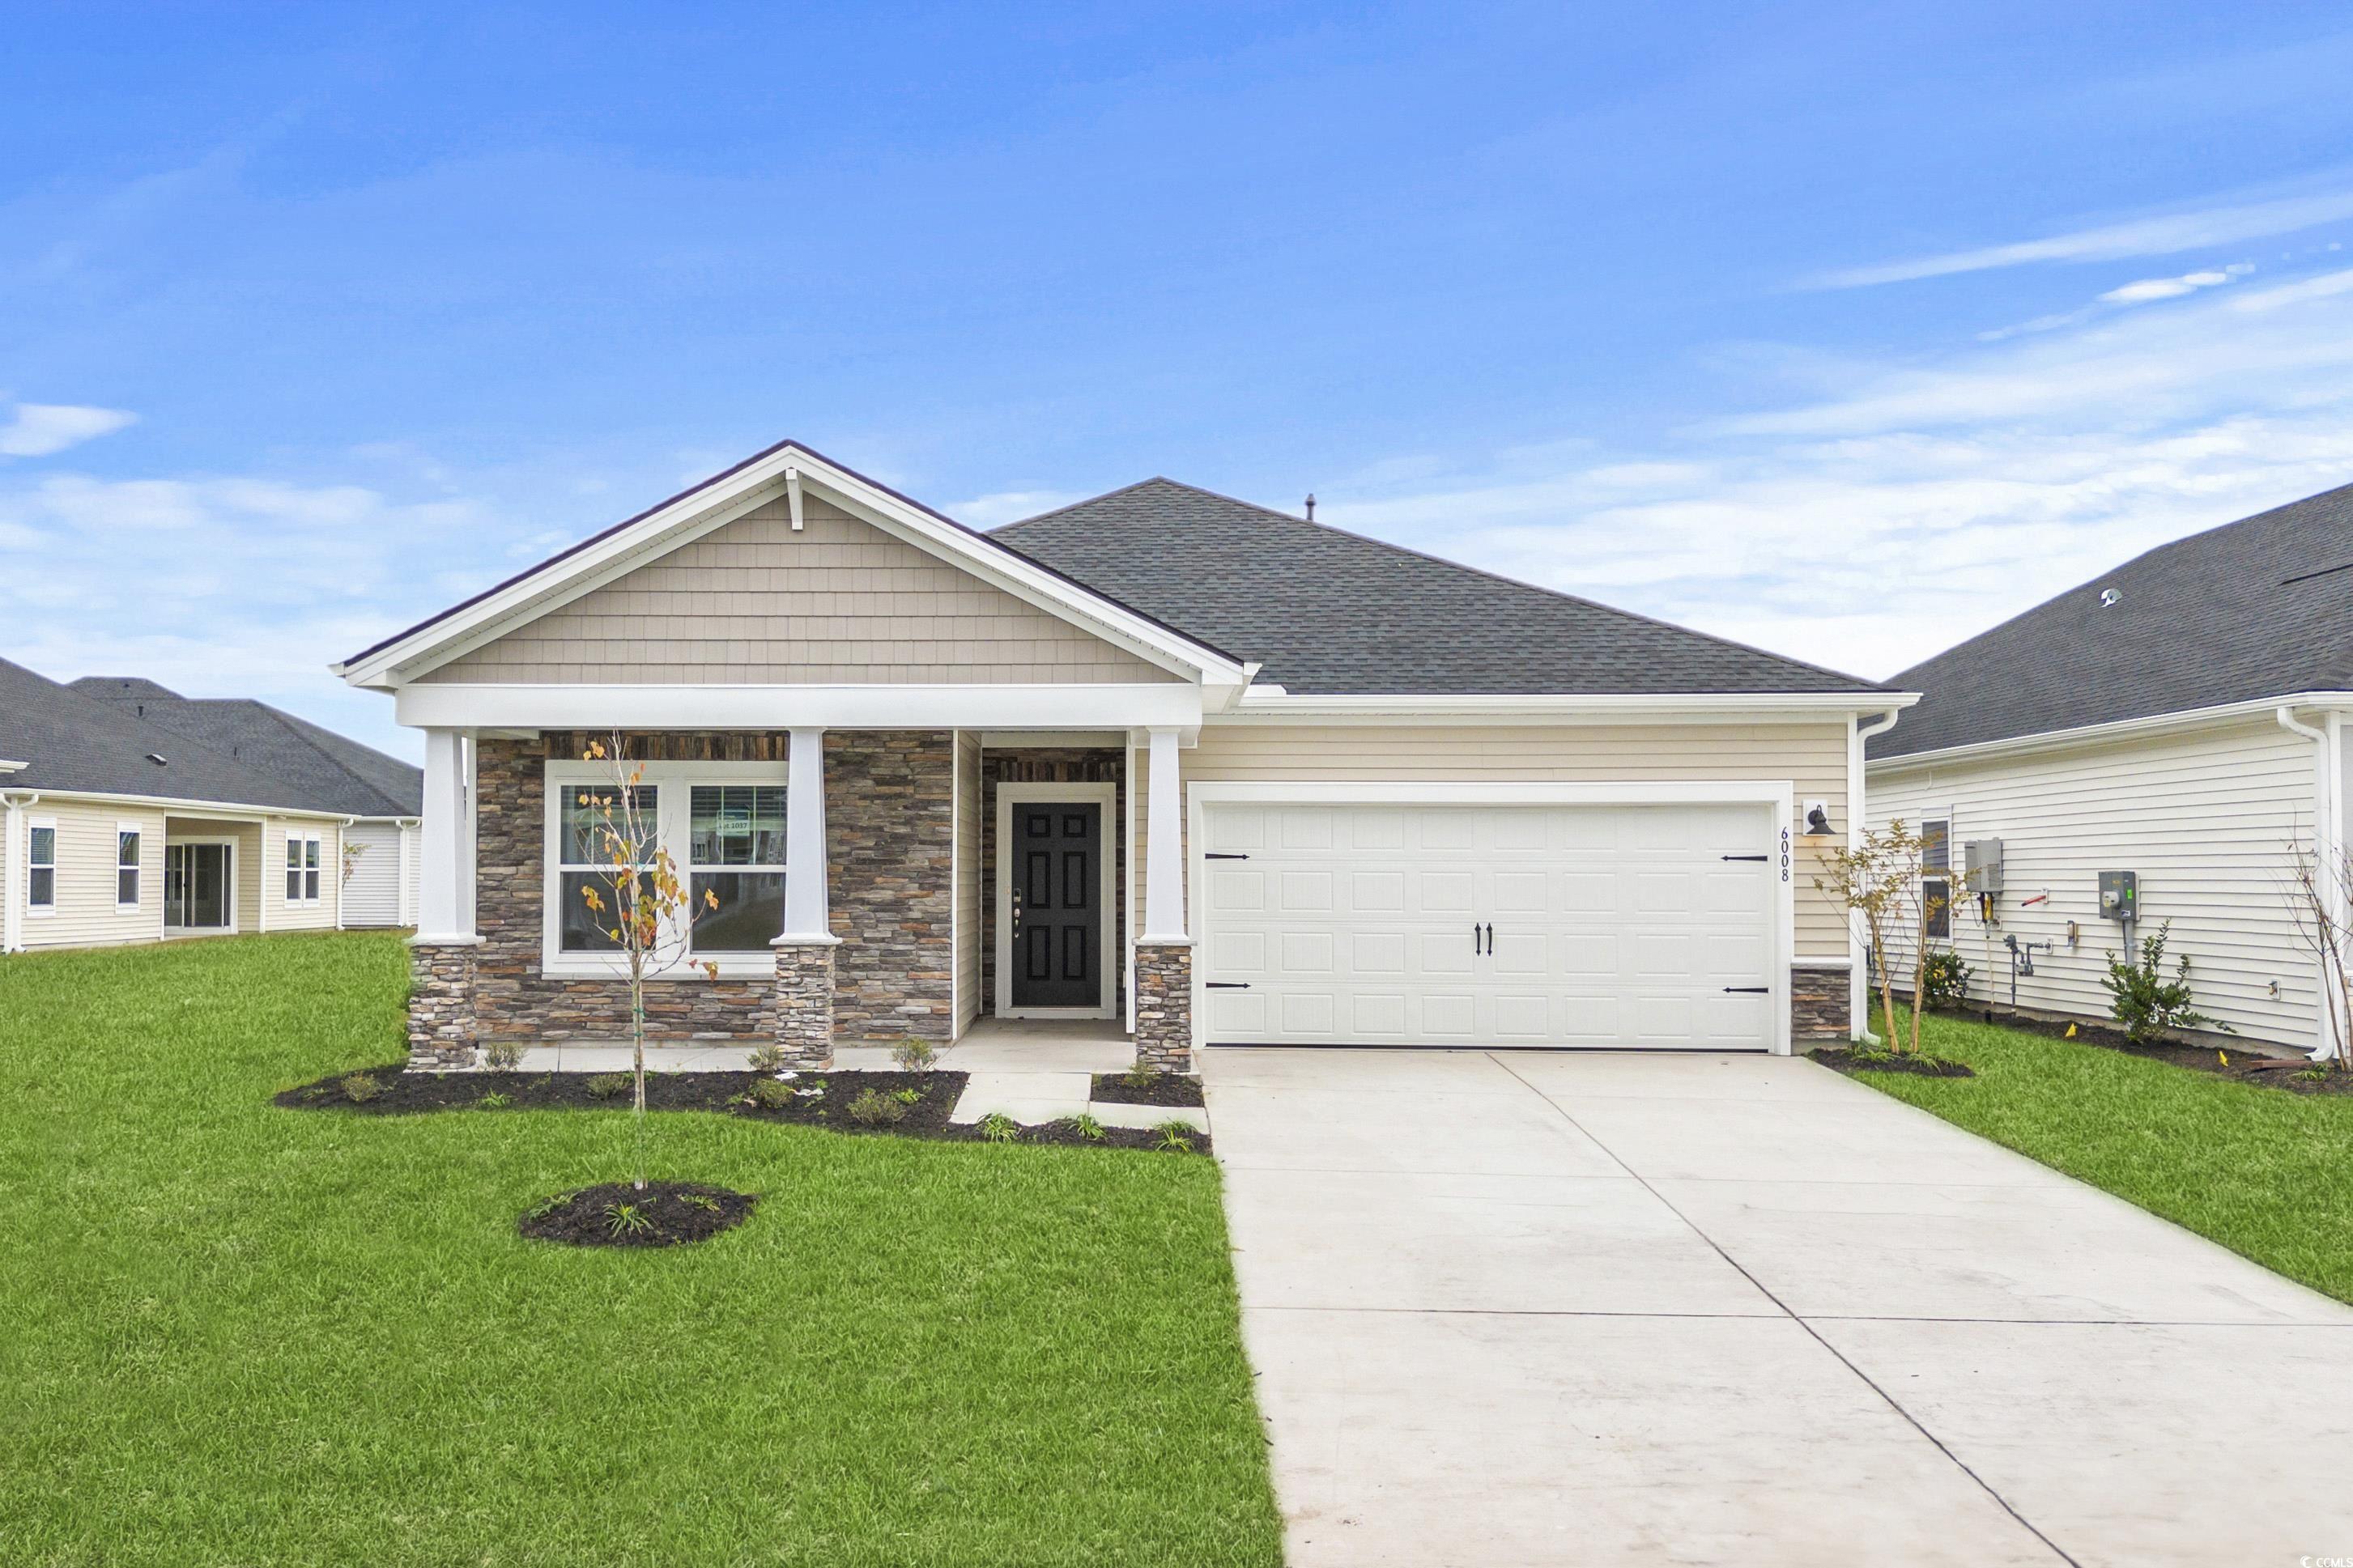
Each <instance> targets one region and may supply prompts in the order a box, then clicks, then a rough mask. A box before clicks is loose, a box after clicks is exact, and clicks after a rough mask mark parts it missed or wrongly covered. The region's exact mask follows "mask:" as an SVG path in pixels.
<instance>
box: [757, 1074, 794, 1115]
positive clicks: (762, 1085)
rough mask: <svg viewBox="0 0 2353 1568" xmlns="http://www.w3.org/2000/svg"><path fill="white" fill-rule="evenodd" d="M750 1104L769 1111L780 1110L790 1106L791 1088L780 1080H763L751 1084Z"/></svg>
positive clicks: (791, 1099)
mask: <svg viewBox="0 0 2353 1568" xmlns="http://www.w3.org/2000/svg"><path fill="white" fill-rule="evenodd" d="M751 1099H752V1102H753V1103H754V1105H759V1106H763V1107H765V1108H766V1109H767V1110H783V1109H785V1107H786V1106H788V1105H790V1104H792V1102H793V1100H794V1093H793V1086H792V1085H791V1084H788V1083H786V1082H785V1081H784V1080H783V1079H774V1078H764V1079H760V1080H759V1081H758V1082H756V1083H754V1084H753V1086H752V1094H751Z"/></svg>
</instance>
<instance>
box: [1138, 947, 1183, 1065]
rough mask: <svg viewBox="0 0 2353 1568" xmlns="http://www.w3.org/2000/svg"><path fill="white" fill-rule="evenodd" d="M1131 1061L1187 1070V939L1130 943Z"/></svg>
mask: <svg viewBox="0 0 2353 1568" xmlns="http://www.w3.org/2000/svg"><path fill="white" fill-rule="evenodd" d="M1135 1065H1136V1066H1138V1067H1148V1068H1152V1069H1153V1070H1154V1071H1155V1072H1191V1071H1192V1070H1193V944H1192V943H1191V942H1149V941H1140V942H1137V943H1136V944H1135Z"/></svg>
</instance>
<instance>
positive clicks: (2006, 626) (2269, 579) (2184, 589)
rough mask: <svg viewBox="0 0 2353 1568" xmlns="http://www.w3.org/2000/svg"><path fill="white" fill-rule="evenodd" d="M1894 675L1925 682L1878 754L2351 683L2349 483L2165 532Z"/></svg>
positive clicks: (1876, 744)
mask: <svg viewBox="0 0 2353 1568" xmlns="http://www.w3.org/2000/svg"><path fill="white" fill-rule="evenodd" d="M2104 590H2105V591H2113V592H2114V594H2115V595H2116V603H2115V604H2113V605H2102V604H2101V602H2100V596H2101V594H2102V592H2103V591H2104ZM1893 684H1894V685H1897V686H1901V687H1905V688H1907V689H1911V690H1915V691H1920V692H1924V693H1926V695H1925V696H1924V697H1922V699H1921V700H1920V702H1919V704H1918V706H1916V707H1915V708H1913V709H1911V710H1908V711H1907V712H1906V713H1905V715H1904V719H1903V721H1902V722H1901V723H1899V724H1897V725H1896V726H1895V728H1894V729H1893V730H1891V731H1888V732H1887V733H1885V734H1883V735H1880V736H1877V737H1875V738H1874V739H1873V741H1872V742H1871V755H1872V756H1873V758H1884V757H1901V756H1910V755H1912V754H1913V753H1915V752H1931V751H1942V750H1944V749H1945V748H1947V747H1950V746H1968V745H1977V744H1980V743H1982V742H1988V741H2003V740H2009V739H2010V738H2012V737H2014V736H2019V735H2037V734H2042V733H2045V732H2047V731H2053V730H2073V729H2079V728H2081V727H2083V726H2084V725H2087V724H2106V723H2114V722H2116V721H2119V720H2124V719H2141V718H2147V717H2149V716H2152V715H2155V714H2159V713H2179V712H2183V711H2186V710H2190V709H2195V708H2212V707H2216V706H2219V705H2221V704H2222V703H2226V702H2243V701H2247V700H2253V699H2255V698H2263V697H2285V696H2290V695H2293V694H2295V693H2296V692H2301V691H2343V690H2348V689H2353V485H2348V486H2345V487H2343V488H2341V489H2333V490H2325V491H2323V492H2322V493H2320V494H2319V495H2316V496H2311V497H2308V498H2306V500H2300V501H2295V502H2292V503H2290V504H2289V505H2286V506H2283V507H2278V508H2275V509H2274V510H2270V511H2265V512H2258V513H2256V514H2255V515H2254V516H2253V517H2249V518H2242V519H2241V520H2240V521H2237V522H2232V523H2226V524H2224V525H2223V526H2221V527H2220V528H2214V529H2209V530H2208V531H2206V532H2204V533H2197V534H2192V535H2190V536H2189V538H2187V539H2181V540H2177V541H2175V542H2173V543H2171V544H2166V545H2160V546H2158V548H2157V549H2155V550H2152V551H2150V552H2147V554H2145V555H2141V556H2137V557H2136V558H2135V559H2133V560H2131V561H2127V562H2126V563H2124V564H2123V565H2121V566H2119V567H2117V568H2116V570H2115V571H2113V572H2104V573H2102V574H2100V575H2099V576H2097V577H2094V578H2093V579H2091V580H2090V581H2089V582H2086V583H2084V584H2080V585H2078V586H2076V587H2073V588H2070V589H2068V590H2067V591H2066V592H2065V593H2063V594H2062V595H2059V596H2058V597H2056V598H2054V599H2052V600H2050V601H2048V602H2047V603H2044V604H2042V605H2037V606H2035V607H2034V608H2033V609H2031V610H2029V611H2027V612H2026V613H2025V614H2024V615H2022V616H2016V617H2014V618H2012V619H2010V620H2008V621H2004V622H2003V623H2002V624H2001V625H2000V626H1996V627H1994V628H1993V629H1992V630H1991V631H1989V632H1985V633H1981V634H1980V635H1978V636H1977V637H1971V638H1970V639H1969V640H1968V641H1967V642H1965V643H1962V644H1960V645H1959V646H1957V647H1952V648H1948V649H1947V650H1946V651H1945V652H1943V653H1940V654H1938V655H1937V656H1936V658H1932V659H1929V660H1927V661H1926V663H1923V664H1917V665H1915V666H1913V667H1912V668H1910V669H1907V670H1905V672H1904V673H1903V674H1901V675H1899V676H1897V677H1896V678H1895V679H1894V682H1893Z"/></svg>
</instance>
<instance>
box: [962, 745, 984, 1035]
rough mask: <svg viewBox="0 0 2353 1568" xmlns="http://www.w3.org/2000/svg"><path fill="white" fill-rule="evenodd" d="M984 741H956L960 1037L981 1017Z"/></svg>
mask: <svg viewBox="0 0 2353 1568" xmlns="http://www.w3.org/2000/svg"><path fill="white" fill-rule="evenodd" d="M980 795H981V789H980V736H979V735H978V733H976V731H971V730H959V731H956V738H955V910H956V913H955V919H956V929H955V997H956V1005H955V1032H956V1033H957V1034H959V1035H961V1034H963V1033H964V1032H965V1029H967V1028H969V1027H971V1026H972V1021H973V1020H974V1019H975V1018H977V1017H978V1016H980V933H981V931H982V929H983V927H984V925H985V924H986V922H985V921H983V920H982V918H981V908H980Z"/></svg>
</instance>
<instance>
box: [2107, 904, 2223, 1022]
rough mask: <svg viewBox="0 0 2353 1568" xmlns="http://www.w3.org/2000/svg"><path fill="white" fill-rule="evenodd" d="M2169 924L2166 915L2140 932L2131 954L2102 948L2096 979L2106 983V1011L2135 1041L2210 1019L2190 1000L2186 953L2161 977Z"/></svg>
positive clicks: (2187, 957)
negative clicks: (2102, 970) (2147, 932)
mask: <svg viewBox="0 0 2353 1568" xmlns="http://www.w3.org/2000/svg"><path fill="white" fill-rule="evenodd" d="M2172 930H2173V922H2172V921H2166V922H2165V923H2164V924H2163V925H2160V926H2158V928H2157V932H2156V934H2155V935H2153V936H2145V937H2143V938H2141V939H2140V956H2139V957H2138V959H2137V960H2132V959H2126V958H2121V957H2119V956H2117V955H2116V953H2113V952H2112V953H2110V954H2108V973H2106V975H2105V977H2103V978H2102V979H2101V981H2100V984H2103V985H2105V986H2106V987H2107V988H2108V996H2109V999H2110V1000H2109V1003H2108V1012H2109V1014H2110V1016H2113V1017H2114V1018H2115V1019H2116V1022H2117V1023H2118V1024H2119V1025H2121V1026H2123V1027H2124V1031H2125V1038H2126V1039H2127V1040H2130V1041H2131V1042H2132V1043H2133V1044H2134V1045H2136V1046H2147V1045H2154V1044H2158V1043H2159V1042H2161V1041H2165V1040H2169V1039H2171V1038H2172V1037H2173V1031H2174V1030H2176V1029H2189V1028H2195V1027H2196V1026H2199V1025H2200V1024H2213V1023H2214V1020H2213V1019H2211V1018H2209V1017H2207V1016H2205V1015H2204V1014H2203V1013H2200V1012H2199V1011H2197V1010H2196V1009H2195V1008H2194V1007H2192V1006H2191V1005H2190V1003H2191V1001H2192V1000H2193V998H2192V997H2191V995H2190V991H2189V954H2187V953H2184V954H2182V955H2181V957H2179V959H2177V960H2175V963H2174V972H2173V978H2172V979H2170V980H2168V979H2167V978H2166V977H2165V943H2166V939H2167V937H2168V935H2169V934H2170V933H2171V931H2172ZM2215 1027H2217V1028H2228V1027H2229V1026H2228V1025H2223V1024H2215Z"/></svg>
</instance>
